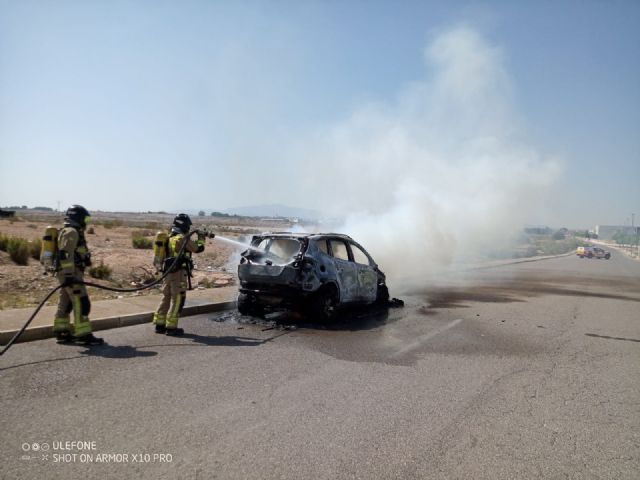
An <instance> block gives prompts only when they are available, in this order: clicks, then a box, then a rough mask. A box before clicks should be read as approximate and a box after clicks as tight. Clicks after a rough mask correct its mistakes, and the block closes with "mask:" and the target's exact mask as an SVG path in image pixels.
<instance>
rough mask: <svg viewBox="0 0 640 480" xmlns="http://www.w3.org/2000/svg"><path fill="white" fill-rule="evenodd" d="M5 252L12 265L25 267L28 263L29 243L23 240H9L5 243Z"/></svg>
mask: <svg viewBox="0 0 640 480" xmlns="http://www.w3.org/2000/svg"><path fill="white" fill-rule="evenodd" d="M7 252H8V253H9V257H11V260H13V261H14V263H17V264H18V265H26V264H27V263H28V262H29V242H27V241H26V240H25V239H24V238H15V237H14V238H10V239H9V241H8V242H7Z"/></svg>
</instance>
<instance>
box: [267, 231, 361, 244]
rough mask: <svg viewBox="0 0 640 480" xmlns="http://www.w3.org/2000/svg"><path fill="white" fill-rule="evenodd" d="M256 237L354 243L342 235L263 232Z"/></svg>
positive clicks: (351, 239) (347, 236)
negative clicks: (324, 239) (335, 239)
mask: <svg viewBox="0 0 640 480" xmlns="http://www.w3.org/2000/svg"><path fill="white" fill-rule="evenodd" d="M255 236H256V237H277V238H310V239H312V240H320V239H323V238H329V237H331V238H341V239H343V240H350V241H352V242H354V241H355V240H353V238H351V237H350V236H349V235H345V234H344V233H294V232H263V233H261V234H258V235H255Z"/></svg>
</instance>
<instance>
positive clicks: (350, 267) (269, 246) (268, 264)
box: [238, 232, 389, 321]
mask: <svg viewBox="0 0 640 480" xmlns="http://www.w3.org/2000/svg"><path fill="white" fill-rule="evenodd" d="M238 278H239V280H240V293H239V295H238V311H239V312H240V313H242V314H243V315H253V316H263V315H264V314H265V312H266V311H273V310H281V309H293V310H298V311H301V312H303V313H306V314H307V315H309V316H310V317H312V318H314V319H316V320H321V321H329V320H332V319H333V318H334V317H335V315H336V312H337V310H338V309H340V308H341V307H343V306H346V305H350V304H363V305H368V304H372V303H376V302H377V303H387V302H388V300H389V290H388V288H387V285H386V277H385V274H384V273H383V272H382V270H380V268H378V265H377V264H376V262H375V261H374V260H373V258H372V257H371V255H369V253H367V251H366V250H365V249H364V248H363V247H362V246H361V245H360V244H359V243H357V242H356V241H355V240H353V239H352V238H351V237H349V236H347V235H342V234H337V233H326V234H324V233H323V234H309V235H307V234H302V235H300V234H294V233H288V232H285V233H263V234H261V235H254V237H253V239H252V241H251V246H250V248H249V249H247V250H246V251H245V252H243V253H242V258H241V260H240V265H238Z"/></svg>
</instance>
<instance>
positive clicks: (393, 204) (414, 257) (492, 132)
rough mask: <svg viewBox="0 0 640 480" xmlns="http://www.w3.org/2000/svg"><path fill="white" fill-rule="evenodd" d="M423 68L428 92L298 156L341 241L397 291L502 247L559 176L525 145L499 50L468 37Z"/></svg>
mask: <svg viewBox="0 0 640 480" xmlns="http://www.w3.org/2000/svg"><path fill="white" fill-rule="evenodd" d="M424 58H425V66H426V71H427V75H426V79H425V80H423V81H420V82H415V83H413V84H410V85H408V86H406V87H405V88H403V89H402V91H401V92H400V93H399V95H398V96H397V98H396V99H395V100H394V101H393V102H391V103H387V104H382V103H372V104H369V105H366V106H363V107H362V108H359V109H358V110H357V111H355V112H354V113H353V114H352V115H351V116H350V118H348V119H347V120H346V121H344V122H342V123H341V124H339V125H336V126H333V127H331V128H328V129H326V130H324V131H322V132H320V133H319V134H317V135H315V136H314V138H313V139H311V140H309V139H306V140H305V142H304V145H302V146H301V147H300V151H301V152H302V151H304V152H305V153H304V156H305V157H306V162H305V163H306V164H307V165H308V171H307V175H306V178H307V181H306V182H307V183H306V184H305V189H306V191H307V192H313V195H314V196H315V198H316V206H317V208H318V209H319V210H324V211H327V210H330V209H331V213H332V214H334V215H341V216H343V217H345V216H346V222H345V224H344V225H343V226H342V227H341V228H340V230H341V231H343V232H345V233H348V234H350V235H352V236H353V237H354V238H355V239H356V240H357V241H359V242H360V243H362V244H363V245H364V246H365V248H367V249H368V250H369V251H370V253H371V254H372V255H373V256H374V258H376V261H377V262H378V263H379V264H380V266H381V268H382V269H383V270H385V271H386V272H387V274H388V275H389V276H390V277H391V278H392V279H401V278H406V277H415V276H420V275H423V276H424V274H425V273H426V272H428V271H430V270H431V271H433V270H434V269H437V268H442V267H445V266H447V265H451V264H452V263H453V262H455V261H457V260H461V259H463V258H464V259H468V258H470V257H474V256H477V255H480V254H483V253H486V252H488V251H492V250H495V249H497V248H499V247H501V246H504V245H505V244H506V242H507V241H509V240H511V238H512V236H513V234H514V232H516V231H518V230H520V229H521V228H522V226H523V225H524V224H525V223H527V222H528V221H530V220H531V218H535V212H536V211H537V210H539V209H540V207H541V205H542V203H543V200H544V197H545V193H546V190H547V187H549V186H550V185H551V184H552V183H553V181H554V180H555V178H556V177H557V175H558V173H559V167H558V164H557V163H556V162H555V161H553V160H550V159H546V158H543V157H542V156H541V155H540V154H539V153H538V152H537V151H536V150H535V149H534V148H532V147H531V146H529V145H527V144H526V143H525V142H524V141H523V140H522V139H521V128H520V126H519V124H520V121H519V118H518V115H516V113H515V111H514V107H513V102H512V96H513V95H512V85H511V82H510V79H509V76H508V75H507V73H506V71H505V68H504V65H503V63H504V59H503V54H502V51H501V50H500V49H499V48H497V47H495V46H492V45H490V44H489V43H488V42H487V41H486V40H485V39H484V38H483V37H482V36H481V35H479V34H478V33H477V32H476V31H475V30H473V29H472V28H470V27H467V26H460V27H456V28H454V29H452V30H449V31H447V32H444V33H442V34H440V35H438V36H437V37H435V38H434V39H433V41H432V42H431V43H430V44H429V45H428V47H427V48H426V49H425V56H424ZM381 68H393V65H383V66H381ZM345 212H350V213H348V214H345Z"/></svg>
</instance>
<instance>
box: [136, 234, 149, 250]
mask: <svg viewBox="0 0 640 480" xmlns="http://www.w3.org/2000/svg"><path fill="white" fill-rule="evenodd" d="M131 243H132V244H133V248H139V249H141V250H151V249H152V248H153V240H151V239H150V238H147V237H135V238H133V239H132V240H131Z"/></svg>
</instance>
